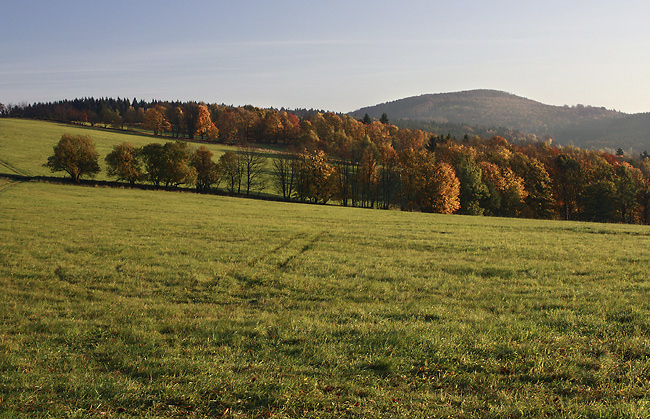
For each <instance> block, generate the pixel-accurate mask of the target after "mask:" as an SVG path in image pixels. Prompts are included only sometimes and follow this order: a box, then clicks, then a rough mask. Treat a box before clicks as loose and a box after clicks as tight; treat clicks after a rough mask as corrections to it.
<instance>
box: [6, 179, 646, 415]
mask: <svg viewBox="0 0 650 419" xmlns="http://www.w3.org/2000/svg"><path fill="white" fill-rule="evenodd" d="M0 214H1V215H2V223H0V237H2V241H1V242H0V287H1V288H0V289H2V293H1V294H0V319H1V320H0V416H2V417H25V418H27V417H30V418H33V417H179V416H183V417H184V416H190V417H192V416H193V417H229V418H247V417H278V418H281V417H310V418H313V417H416V418H417V417H461V418H462V417H467V418H470V417H495V418H496V417H548V416H550V417H612V418H614V417H647V416H648V414H649V413H650V410H649V409H650V395H649V394H648V390H649V389H650V383H649V377H650V361H649V359H648V355H649V352H650V330H649V329H650V327H649V325H648V315H649V314H650V300H649V299H648V291H649V288H650V281H648V266H650V253H649V252H648V249H650V230H648V228H647V227H643V226H630V225H607V224H584V223H569V222H551V221H531V220H510V219H495V218H487V217H463V216H443V215H431V214H419V213H404V212H396V211H369V210H363V209H352V208H341V207H327V206H314V205H301V204H289V203H278V202H263V201H254V200H245V199H236V198H227V197H217V196H202V195H196V194H190V193H179V192H155V191H139V190H128V189H109V188H97V187H82V186H64V185H54V184H45V183H33V182H25V183H20V182H10V181H0Z"/></svg>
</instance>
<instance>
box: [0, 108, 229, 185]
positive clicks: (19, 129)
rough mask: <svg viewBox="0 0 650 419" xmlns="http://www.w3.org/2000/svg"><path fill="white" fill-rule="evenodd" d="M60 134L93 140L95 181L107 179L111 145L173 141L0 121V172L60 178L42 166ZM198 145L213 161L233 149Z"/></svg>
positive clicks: (140, 135)
mask: <svg viewBox="0 0 650 419" xmlns="http://www.w3.org/2000/svg"><path fill="white" fill-rule="evenodd" d="M63 134H72V135H88V136H90V138H91V139H92V140H93V141H94V143H95V145H96V148H97V152H98V154H99V163H100V166H101V168H102V171H101V172H100V173H99V174H98V175H97V176H96V179H98V180H106V179H108V176H107V175H106V164H105V162H104V157H106V155H107V154H108V153H110V152H111V151H112V150H113V146H115V145H117V144H120V143H122V142H129V143H131V144H133V145H134V146H137V147H141V146H144V145H146V144H149V143H161V144H164V143H166V142H168V141H175V139H174V138H171V137H153V136H151V135H143V134H129V133H125V132H121V131H116V130H104V129H99V128H91V127H87V126H81V125H70V124H59V123H54V122H44V121H34V120H29V119H8V118H0V173H14V174H20V175H26V176H60V177H64V175H65V174H64V173H63V172H59V173H56V174H54V175H53V174H52V172H51V171H50V170H49V169H48V168H46V167H43V164H44V163H45V162H46V161H47V158H48V157H49V156H50V155H52V149H53V147H54V146H55V145H56V144H57V143H58V142H59V140H60V139H61V136H62V135H63ZM202 145H206V146H207V147H208V148H209V149H210V150H211V151H212V152H213V153H214V155H215V156H214V159H215V160H217V159H218V158H219V156H221V155H222V154H223V153H225V152H226V151H227V150H233V147H228V146H223V145H216V144H202ZM192 147H193V148H198V147H199V144H194V145H193V146H192Z"/></svg>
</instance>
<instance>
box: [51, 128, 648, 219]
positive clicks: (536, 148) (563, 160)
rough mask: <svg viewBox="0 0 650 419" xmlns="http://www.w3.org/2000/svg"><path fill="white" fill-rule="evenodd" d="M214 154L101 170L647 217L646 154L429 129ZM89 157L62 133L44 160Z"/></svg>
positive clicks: (170, 182) (328, 196) (553, 215)
mask: <svg viewBox="0 0 650 419" xmlns="http://www.w3.org/2000/svg"><path fill="white" fill-rule="evenodd" d="M75 144H76V145H75ZM75 156H76V157H75ZM213 157H214V156H213V153H212V152H211V151H210V150H209V149H208V148H207V147H206V146H205V145H201V146H200V147H198V148H197V149H192V148H191V147H190V145H189V143H188V142H185V141H180V140H177V141H170V142H167V143H165V144H160V143H151V144H148V145H145V146H143V147H134V146H132V145H130V144H128V143H123V144H119V145H116V146H114V148H113V150H112V151H111V152H110V153H109V154H108V155H107V156H106V157H105V161H106V165H107V171H108V175H109V176H111V177H115V178H116V179H118V180H120V181H124V182H129V183H131V184H135V183H138V182H148V183H150V184H152V185H156V186H161V187H169V186H179V185H183V184H184V185H192V186H193V187H195V188H196V189H197V190H198V191H200V192H210V191H214V190H216V189H218V188H221V189H225V190H226V191H227V192H229V193H233V194H243V195H251V194H258V195H259V194H260V193H261V192H263V191H265V190H272V191H273V192H275V193H276V194H278V195H280V196H282V197H283V198H284V199H286V200H295V201H301V202H313V203H321V204H324V203H337V204H340V205H344V206H355V207H365V208H380V209H401V210H407V211H423V212H437V213H448V214H452V213H459V214H468V215H490V216H504V217H528V218H546V219H566V220H585V221H599V222H621V223H643V224H649V223H650V181H649V179H650V156H648V155H647V153H646V154H645V155H642V156H639V158H638V159H635V160H633V161H622V160H621V158H620V157H617V156H614V155H611V154H608V153H604V152H596V151H587V150H581V149H577V148H572V147H570V148H558V147H551V146H550V145H549V144H547V143H534V144H527V145H515V144H512V143H510V142H508V141H507V140H505V139H504V138H501V137H493V138H491V139H489V140H485V139H481V138H473V139H468V138H465V139H464V140H461V141H458V140H456V139H453V138H447V137H437V136H431V137H430V138H429V141H427V142H426V143H424V144H419V143H415V144H413V143H411V144H410V145H409V146H408V147H398V148H397V149H396V148H395V147H394V140H392V141H391V142H384V143H381V142H379V143H374V142H372V141H370V140H369V138H364V140H362V141H361V142H360V143H359V144H358V145H357V147H356V148H355V149H354V150H352V151H351V152H350V153H349V155H348V158H342V157H341V156H340V155H335V154H334V153H332V154H328V153H327V152H326V151H325V150H323V149H321V148H318V147H315V148H311V149H309V148H303V149H302V150H300V151H295V150H294V151H289V152H285V153H281V154H277V155H276V156H274V157H273V158H271V159H269V158H267V157H264V156H263V155H262V154H261V153H259V152H258V151H256V150H255V149H253V148H252V147H244V148H242V149H240V150H239V151H238V152H235V151H228V152H226V153H225V154H223V155H222V156H220V157H219V159H218V160H217V161H214V160H213ZM97 159H98V156H97V154H96V152H95V151H94V145H93V143H92V140H91V139H89V138H88V137H78V136H70V135H64V136H63V137H62V138H61V141H60V142H59V144H58V145H57V146H56V147H55V148H54V154H53V155H52V156H51V157H50V158H49V159H48V162H47V163H46V166H48V167H50V168H51V169H52V170H53V171H56V170H65V171H67V172H68V173H69V174H70V176H71V177H72V178H73V179H78V178H79V177H80V176H82V175H94V174H96V173H97V172H98V171H99V165H98V163H97ZM93 162H94V163H93Z"/></svg>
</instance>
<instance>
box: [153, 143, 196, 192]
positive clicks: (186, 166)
mask: <svg viewBox="0 0 650 419" xmlns="http://www.w3.org/2000/svg"><path fill="white" fill-rule="evenodd" d="M163 156H164V160H163V171H162V178H161V181H162V182H163V183H164V184H165V186H166V187H169V186H178V185H181V184H193V183H194V182H195V179H196V170H195V169H194V167H192V165H191V164H190V159H191V156H192V151H191V150H190V148H189V146H188V144H187V143H186V142H184V141H175V142H169V143H166V144H165V145H164V146H163Z"/></svg>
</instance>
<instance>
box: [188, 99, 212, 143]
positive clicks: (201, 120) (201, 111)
mask: <svg viewBox="0 0 650 419" xmlns="http://www.w3.org/2000/svg"><path fill="white" fill-rule="evenodd" d="M197 112H198V113H197V117H196V131H195V132H194V135H200V136H201V139H203V138H204V137H205V138H207V139H209V140H210V141H216V140H217V138H218V137H219V129H218V128H217V127H216V126H215V125H214V123H213V122H212V119H211V118H210V111H209V110H208V107H207V106H206V105H205V103H203V102H201V103H200V104H199V105H198V108H197ZM190 138H192V137H190Z"/></svg>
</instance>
